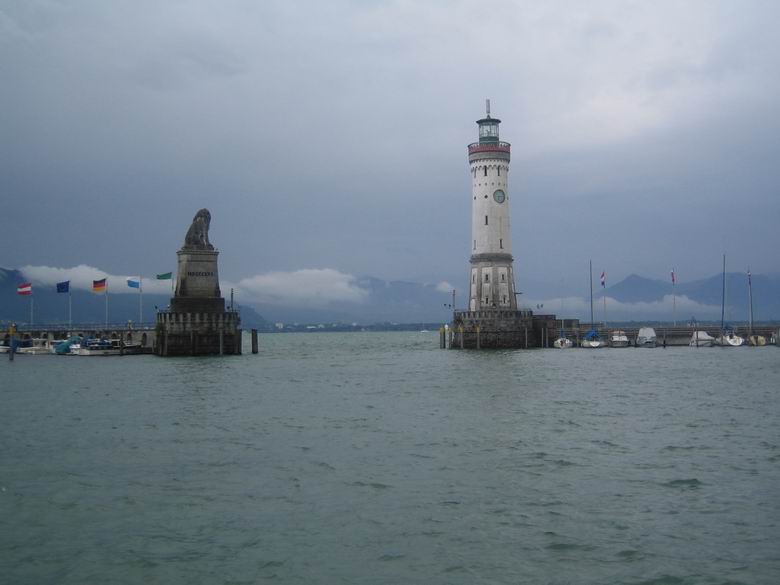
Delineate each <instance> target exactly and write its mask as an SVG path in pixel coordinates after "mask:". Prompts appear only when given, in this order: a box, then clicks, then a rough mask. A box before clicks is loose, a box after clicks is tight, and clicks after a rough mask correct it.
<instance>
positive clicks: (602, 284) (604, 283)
mask: <svg viewBox="0 0 780 585" xmlns="http://www.w3.org/2000/svg"><path fill="white" fill-rule="evenodd" d="M601 274H602V279H601V288H602V289H603V294H604V329H606V328H607V277H606V272H605V271H603V270H602V271H601Z"/></svg>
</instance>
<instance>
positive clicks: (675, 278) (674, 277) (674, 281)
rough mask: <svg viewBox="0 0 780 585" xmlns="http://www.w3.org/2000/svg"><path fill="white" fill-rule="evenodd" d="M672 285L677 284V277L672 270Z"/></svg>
mask: <svg viewBox="0 0 780 585" xmlns="http://www.w3.org/2000/svg"><path fill="white" fill-rule="evenodd" d="M672 284H677V277H676V276H675V275H674V269H672Z"/></svg>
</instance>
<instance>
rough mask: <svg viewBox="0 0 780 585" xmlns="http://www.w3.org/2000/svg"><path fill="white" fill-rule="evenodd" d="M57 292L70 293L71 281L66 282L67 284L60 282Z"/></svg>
mask: <svg viewBox="0 0 780 585" xmlns="http://www.w3.org/2000/svg"><path fill="white" fill-rule="evenodd" d="M57 292H58V293H66V292H70V281H69V280H66V281H65V282H58V283H57Z"/></svg>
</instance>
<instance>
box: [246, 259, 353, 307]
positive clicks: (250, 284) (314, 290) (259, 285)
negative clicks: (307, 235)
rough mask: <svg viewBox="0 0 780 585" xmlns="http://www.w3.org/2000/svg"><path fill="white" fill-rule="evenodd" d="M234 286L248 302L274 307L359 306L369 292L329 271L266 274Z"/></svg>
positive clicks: (340, 275)
mask: <svg viewBox="0 0 780 585" xmlns="http://www.w3.org/2000/svg"><path fill="white" fill-rule="evenodd" d="M237 286H238V288H239V289H240V291H241V293H242V296H243V297H244V299H247V298H248V299H249V302H258V303H270V304H276V305H316V306H322V305H326V304H328V303H334V302H347V303H362V302H363V301H365V300H366V298H367V297H368V291H366V290H365V289H362V288H360V287H359V286H358V284H357V279H356V278H355V277H354V276H352V275H351V274H345V273H343V272H339V271H338V270H334V269H332V268H306V269H303V270H295V271H293V272H267V273H265V274H258V275H256V276H252V277H250V278H244V279H242V280H240V281H239V282H238V284H237ZM245 302H246V301H245Z"/></svg>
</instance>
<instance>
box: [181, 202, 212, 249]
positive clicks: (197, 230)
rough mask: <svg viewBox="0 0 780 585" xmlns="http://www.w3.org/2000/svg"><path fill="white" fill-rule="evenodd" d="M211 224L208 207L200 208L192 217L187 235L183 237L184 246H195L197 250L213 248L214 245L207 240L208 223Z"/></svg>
mask: <svg viewBox="0 0 780 585" xmlns="http://www.w3.org/2000/svg"><path fill="white" fill-rule="evenodd" d="M210 224H211V214H210V213H209V210H208V209H205V208H204V209H201V210H200V211H198V213H196V214H195V217H193V218H192V225H191V226H190V229H189V230H187V236H186V237H185V238H184V247H185V248H195V249H198V250H213V249H214V246H212V245H211V243H210V242H209V225H210Z"/></svg>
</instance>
